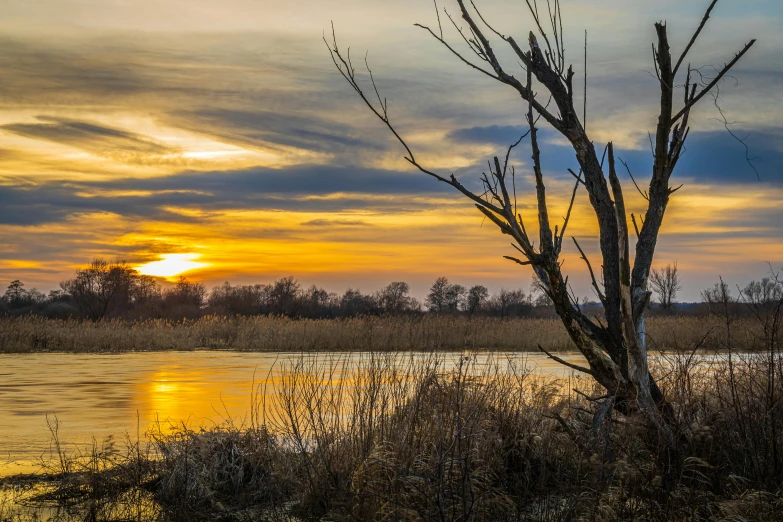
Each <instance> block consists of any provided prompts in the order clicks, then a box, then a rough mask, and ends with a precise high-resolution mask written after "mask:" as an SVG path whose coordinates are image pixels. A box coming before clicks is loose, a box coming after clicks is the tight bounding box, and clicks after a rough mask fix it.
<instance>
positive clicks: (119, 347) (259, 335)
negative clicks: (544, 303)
mask: <svg viewBox="0 0 783 522" xmlns="http://www.w3.org/2000/svg"><path fill="white" fill-rule="evenodd" d="M647 328H648V330H647V331H648V338H649V340H650V342H651V348H653V349H661V350H670V349H676V348H677V347H681V346H695V345H700V346H703V347H707V348H717V347H725V345H726V334H725V327H724V325H723V320H722V319H720V318H717V317H684V316H661V317H652V318H649V319H648V321H647ZM732 328H733V332H732V342H731V344H732V347H733V348H735V349H738V350H751V349H754V348H755V347H756V340H757V339H758V338H759V336H760V332H759V326H758V324H757V321H754V320H752V319H750V318H737V319H736V320H735V321H734V323H733V325H732ZM539 344H540V345H541V346H543V347H544V348H545V349H547V350H553V351H564V350H574V349H575V348H574V346H573V344H572V343H571V341H570V339H569V338H568V335H567V334H566V331H565V329H564V328H563V325H562V323H561V322H560V321H559V320H557V319H534V318H520V319H500V318H492V317H475V318H469V317H465V316H452V315H443V316H438V315H425V316H387V317H358V318H349V319H290V318H286V317H265V316H258V317H237V318H227V317H205V318H202V319H196V320H186V321H166V320H147V321H121V320H112V321H102V322H97V323H93V322H90V321H76V320H56V319H45V318H40V317H33V316H25V317H20V318H2V319H0V353H28V352H78V353H93V352H129V351H159V350H194V349H228V350H239V351H258V352H278V351H286V352H299V351H307V352H315V351H409V350H416V351H433V350H449V351H461V350H507V351H535V350H537V346H538V345H539Z"/></svg>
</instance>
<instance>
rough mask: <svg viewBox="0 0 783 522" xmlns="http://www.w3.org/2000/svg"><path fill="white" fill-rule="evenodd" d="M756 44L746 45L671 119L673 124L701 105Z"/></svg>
mask: <svg viewBox="0 0 783 522" xmlns="http://www.w3.org/2000/svg"><path fill="white" fill-rule="evenodd" d="M755 43H756V40H755V39H753V40H751V41H750V42H748V43H747V44H745V47H743V48H742V50H741V51H740V52H738V53H737V54H736V55H735V56H734V58H733V59H732V60H731V61H730V62H729V63H727V64H726V65H724V66H723V69H721V71H720V72H719V73H718V75H717V76H716V77H715V78H714V79H713V80H712V81H711V82H710V83H709V85H707V87H705V88H704V89H703V90H702V91H701V92H700V93H699V94H697V95H696V96H694V97H693V99H691V101H690V102H688V103H687V104H686V105H685V107H683V108H682V109H681V110H680V112H678V113H677V114H675V115H674V117H673V118H672V119H671V121H672V123H674V122H676V121H677V120H679V119H680V118H682V117H683V115H685V114H686V113H687V112H688V111H689V110H690V109H691V107H693V106H694V105H696V104H697V103H699V100H701V99H702V98H703V97H704V96H705V95H706V94H707V93H708V92H710V91H711V90H712V88H713V87H715V86H716V85H717V84H718V82H719V81H721V79H722V78H723V77H724V76H726V73H728V72H729V71H730V70H731V68H732V67H734V66H735V65H736V64H737V62H738V61H740V59H742V57H743V56H745V53H747V52H748V51H749V50H750V48H751V47H753V44H755Z"/></svg>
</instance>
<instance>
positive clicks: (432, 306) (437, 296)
mask: <svg viewBox="0 0 783 522" xmlns="http://www.w3.org/2000/svg"><path fill="white" fill-rule="evenodd" d="M450 287H451V284H450V283H449V280H448V279H446V278H445V277H439V278H437V279H436V280H435V283H434V284H433V285H432V287H430V293H429V294H427V298H426V299H425V300H424V304H426V305H427V308H429V310H430V311H431V312H437V313H442V312H445V311H446V310H448V306H449V305H448V303H449V288H450Z"/></svg>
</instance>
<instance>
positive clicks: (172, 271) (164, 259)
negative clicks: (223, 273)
mask: <svg viewBox="0 0 783 522" xmlns="http://www.w3.org/2000/svg"><path fill="white" fill-rule="evenodd" d="M200 257H201V254H162V255H161V256H160V261H152V262H150V263H146V264H143V265H139V266H138V267H136V269H137V270H138V271H139V273H141V274H143V275H148V276H154V277H174V276H178V275H181V274H184V273H185V272H189V271H190V270H195V269H197V268H204V267H205V266H209V264H208V263H199V262H198V261H196V259H198V258H200Z"/></svg>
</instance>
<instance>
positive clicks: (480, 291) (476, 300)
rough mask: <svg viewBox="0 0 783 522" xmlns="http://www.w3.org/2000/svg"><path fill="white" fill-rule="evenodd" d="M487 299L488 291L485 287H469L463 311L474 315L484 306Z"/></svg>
mask: <svg viewBox="0 0 783 522" xmlns="http://www.w3.org/2000/svg"><path fill="white" fill-rule="evenodd" d="M488 298H489V290H487V287H486V286H483V285H475V286H471V287H470V290H468V297H467V306H466V309H465V311H466V312H468V313H469V314H470V315H473V314H475V313H476V312H478V311H479V310H480V309H481V308H482V307H483V306H484V305H485V304H486V302H487V299H488Z"/></svg>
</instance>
